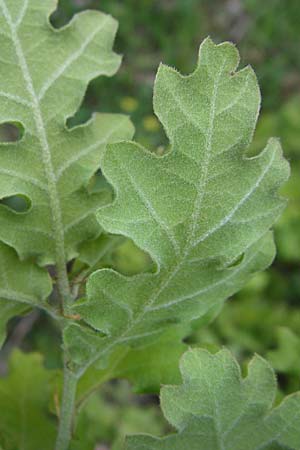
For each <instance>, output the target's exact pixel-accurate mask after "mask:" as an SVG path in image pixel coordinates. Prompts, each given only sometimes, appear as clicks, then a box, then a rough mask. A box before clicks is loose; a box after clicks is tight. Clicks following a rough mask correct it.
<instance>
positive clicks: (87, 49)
mask: <svg viewBox="0 0 300 450" xmlns="http://www.w3.org/2000/svg"><path fill="white" fill-rule="evenodd" d="M56 5H57V1H56V0H43V1H42V2H36V1H35V0H0V28H1V60H0V78H1V86H0V122H1V123H5V122H15V123H17V124H19V126H20V127H21V128H22V129H23V137H22V139H21V140H20V141H18V142H16V143H9V144H8V143H1V144H0V197H1V198H6V197H10V196H13V195H22V196H24V197H25V198H27V199H28V201H29V204H30V208H29V210H28V211H26V212H24V213H23V214H18V213H16V212H15V211H13V210H11V209H9V208H8V207H6V206H4V205H0V239H1V240H2V241H3V242H5V243H7V244H9V245H10V246H13V247H14V248H15V249H16V250H17V252H18V254H19V255H20V256H21V257H22V258H25V257H29V256H31V255H33V256H35V257H37V258H38V260H39V263H40V264H43V265H45V264H50V263H57V261H59V264H60V265H62V264H64V263H65V262H66V261H68V260H70V259H72V258H73V257H74V256H76V255H77V253H78V245H79V244H80V243H81V242H82V241H84V240H86V239H92V238H96V237H97V236H98V234H99V232H100V227H99V224H98V223H97V221H96V218H95V214H94V213H95V211H96V209H98V208H99V205H101V204H104V203H105V202H107V201H108V200H109V198H110V196H108V195H107V194H106V192H105V191H102V192H98V193H89V191H88V183H89V180H90V179H91V177H92V176H93V174H94V173H95V172H96V171H97V170H98V168H99V159H100V155H101V153H102V152H103V149H104V147H105V145H106V144H107V142H114V141H115V140H119V139H121V138H122V139H127V138H130V137H131V136H132V132H133V130H132V126H131V125H130V122H129V120H128V118H127V117H125V116H119V115H110V114H97V115H95V116H94V117H93V118H92V120H90V121H89V122H88V123H87V124H85V125H83V126H78V127H76V128H72V129H68V128H67V126H66V120H67V118H69V117H70V116H72V115H73V114H74V113H75V112H76V111H77V109H78V107H79V106H80V103H81V101H82V99H83V96H84V93H85V90H86V87H87V84H88V82H89V81H90V80H91V79H93V78H95V77H96V76H99V75H106V76H110V75H113V74H114V73H115V72H116V70H117V69H118V67H119V64H120V57H119V56H118V55H116V54H115V53H113V52H112V50H111V48H112V44H113V40H114V36H115V32H116V29H117V23H116V22H115V21H114V20H113V19H112V18H111V17H110V16H108V15H105V14H101V13H98V12H95V11H93V12H92V11H87V12H83V13H81V14H78V15H76V16H75V17H74V18H73V20H72V21H71V22H70V23H69V24H68V25H66V26H65V27H63V28H62V29H59V30H56V29H54V28H53V27H52V26H51V25H50V23H49V15H50V13H51V12H53V10H54V9H55V7H56ZM8 74H9V75H8ZM29 235H30V239H28V236H29Z"/></svg>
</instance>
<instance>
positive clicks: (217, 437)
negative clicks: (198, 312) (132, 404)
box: [126, 349, 300, 450]
mask: <svg viewBox="0 0 300 450" xmlns="http://www.w3.org/2000/svg"><path fill="white" fill-rule="evenodd" d="M180 369H181V374H182V380H183V384H182V385H181V386H166V387H163V388H162V391H161V406H162V410H163V413H164V415H165V417H166V418H167V420H168V421H169V422H170V424H171V425H172V426H174V427H175V428H176V430H177V433H176V434H171V435H170V436H167V437H165V438H162V439H159V438H154V437H150V436H133V437H129V438H128V440H127V445H126V450H146V449H147V450H150V449H151V450H275V449H277V450H279V449H282V450H283V449H290V450H298V449H300V427H299V417H300V393H296V394H293V395H290V396H288V397H286V398H285V399H284V400H283V402H282V403H281V404H280V405H279V406H277V407H275V408H272V405H273V403H274V398H275V394H276V379H275V375H274V371H273V369H272V368H271V366H270V365H269V364H268V363H267V361H265V360H264V359H262V358H261V357H259V356H255V357H254V358H253V359H252V361H251V362H250V364H249V366H248V374H247V376H246V377H245V378H242V376H241V371H240V368H239V366H238V364H237V362H236V360H235V359H234V358H233V356H232V355H231V354H230V353H229V352H228V351H227V350H225V349H224V350H221V351H220V352H218V353H217V354H215V355H212V354H210V353H209V352H207V351H206V350H200V349H195V350H190V351H188V352H186V353H185V354H184V356H183V357H182V360H181V365H180Z"/></svg>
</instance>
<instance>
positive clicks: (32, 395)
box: [0, 351, 56, 450]
mask: <svg viewBox="0 0 300 450" xmlns="http://www.w3.org/2000/svg"><path fill="white" fill-rule="evenodd" d="M54 376H55V373H54V372H53V371H49V370H47V369H45V368H44V367H43V363H42V358H41V356H40V355H38V354H34V353H32V354H30V355H28V354H27V355H26V354H22V353H21V352H19V351H15V352H14V353H13V355H12V357H11V359H10V365H9V372H8V377H5V378H2V379H0V407H1V420H0V446H3V449H5V450H21V449H22V450H41V449H43V450H53V448H54V442H55V433H56V419H55V417H54V416H52V415H51V414H50V412H49V408H48V406H49V404H50V396H51V393H52V392H51V391H52V380H53V377H54Z"/></svg>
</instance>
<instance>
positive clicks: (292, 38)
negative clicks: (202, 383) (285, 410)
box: [0, 0, 300, 450]
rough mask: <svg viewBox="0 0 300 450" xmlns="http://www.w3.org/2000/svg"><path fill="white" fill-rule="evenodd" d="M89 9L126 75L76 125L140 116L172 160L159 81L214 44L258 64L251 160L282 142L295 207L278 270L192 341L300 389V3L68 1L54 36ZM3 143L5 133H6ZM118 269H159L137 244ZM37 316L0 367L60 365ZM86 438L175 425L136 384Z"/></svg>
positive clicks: (139, 131) (92, 419)
mask: <svg viewBox="0 0 300 450" xmlns="http://www.w3.org/2000/svg"><path fill="white" fill-rule="evenodd" d="M87 8H91V9H100V10H101V11H103V12H106V13H109V14H111V15H113V16H114V17H115V18H116V19H117V20H118V21H119V24H120V28H119V32H118V35H117V39H116V44H115V49H116V51H117V52H118V53H121V54H123V55H124V58H123V65H122V67H121V70H120V71H119V73H118V74H117V75H116V76H115V77H113V78H111V79H108V78H101V79H98V80H95V81H93V82H92V83H91V85H90V86H89V88H88V91H87V93H86V98H85V101H84V103H83V105H82V107H81V109H80V110H79V112H78V113H77V114H76V116H75V117H74V118H72V119H70V121H69V122H70V125H75V124H77V123H80V122H83V121H85V120H87V119H88V118H89V117H90V115H91V113H92V112H93V111H105V112H123V113H126V114H129V115H130V116H131V117H132V120H133V122H134V124H135V126H136V140H138V142H140V143H142V144H143V145H145V146H147V147H148V148H150V149H151V150H152V151H156V152H158V153H163V152H164V150H165V148H166V146H167V145H168V144H167V139H166V136H165V135H164V132H163V130H162V128H161V126H160V124H159V123H158V121H157V119H156V117H155V116H154V115H153V110H152V89H153V82H154V78H155V72H156V70H157V67H158V65H159V63H160V62H161V61H163V62H165V63H166V64H168V65H171V66H174V67H176V68H177V69H178V70H180V71H181V72H182V73H189V72H190V71H192V70H193V68H194V65H195V62H196V58H197V49H198V46H199V43H200V42H201V40H202V39H203V38H205V37H206V36H207V35H210V36H211V37H212V38H213V39H214V40H215V42H221V41H223V40H231V41H233V42H235V43H236V44H237V45H238V48H239V50H240V53H241V66H244V65H246V64H249V63H250V64H251V65H252V66H253V67H254V69H255V72H256V74H257V77H258V80H259V84H260V87H261V91H262V99H263V100H262V109H261V116H260V119H259V123H258V127H257V130H256V133H255V137H254V142H253V144H252V146H251V148H250V149H249V152H250V153H257V152H259V151H261V149H262V148H263V147H264V145H265V144H266V142H267V139H268V138H269V137H270V136H278V137H280V139H281V141H282V144H283V148H284V152H285V155H286V157H287V158H288V159H289V161H290V163H291V168H292V174H291V178H290V180H289V182H288V183H287V184H286V186H285V187H284V188H283V190H282V193H283V194H284V195H285V196H287V197H288V198H289V203H288V206H287V208H286V210H285V212H284V214H283V216H282V218H281V219H280V221H279V223H278V224H277V225H276V227H275V237H276V243H277V247H278V254H277V257H276V259H275V261H274V264H273V265H272V267H271V268H270V269H269V270H267V271H266V272H264V273H260V274H258V275H256V276H255V277H254V278H253V279H252V280H251V281H250V282H249V283H248V285H247V286H246V287H245V288H244V289H243V290H242V291H241V292H240V293H239V294H238V295H236V296H235V297H234V298H232V299H231V300H229V301H228V302H227V303H226V305H225V307H224V308H223V309H222V312H221V314H219V315H218V316H217V318H216V319H215V320H214V321H212V323H210V324H204V325H202V326H199V327H198V328H197V327H196V329H195V331H194V332H193V335H192V336H191V337H190V338H189V339H188V343H189V344H190V345H201V346H205V347H207V348H209V349H213V350H217V349H218V348H220V346H222V345H226V346H228V347H229V348H230V349H231V350H232V351H233V352H234V354H235V355H236V356H237V357H238V359H239V360H240V362H241V363H242V364H246V362H247V361H248V359H249V358H250V356H251V355H252V354H253V353H254V352H257V353H259V354H261V355H262V356H264V357H266V358H267V359H268V360H269V361H270V363H271V364H272V365H273V367H274V368H275V370H276V372H277V374H278V380H279V383H280V389H281V392H282V393H289V392H291V391H294V390H297V389H299V388H300V52H299V49H300V32H299V23H300V2H299V0H289V1H283V0H266V1H264V2H262V1H260V0H61V1H60V4H59V8H58V10H57V11H56V12H55V13H54V14H53V16H52V18H51V20H52V22H53V24H54V25H55V26H58V27H59V26H63V25H64V24H66V23H67V22H68V21H69V20H70V19H71V17H72V16H73V15H74V14H75V13H77V12H79V11H81V10H84V9H87ZM1 133H2V134H3V133H4V131H3V130H1V129H0V134H1ZM109 264H110V265H112V266H114V267H116V268H117V269H118V270H120V271H121V272H123V273H126V274H132V273H136V272H139V271H141V270H145V269H146V268H149V267H151V262H150V261H149V259H148V257H147V255H144V254H142V253H141V252H140V251H138V250H137V249H136V248H135V246H134V245H133V243H132V242H128V241H125V242H124V241H122V242H121V244H120V245H119V246H117V248H116V250H115V251H114V252H113V254H112V255H111V257H110V262H109ZM28 317H29V318H28ZM28 317H27V318H25V319H21V320H15V321H14V322H13V323H12V324H11V327H10V328H11V330H13V331H11V332H10V335H9V339H8V341H7V344H6V346H5V348H4V351H3V352H4V353H2V360H3V355H7V354H8V353H9V352H10V351H11V349H12V348H13V347H16V346H19V347H21V348H22V349H24V350H34V351H40V352H42V353H44V354H45V355H46V364H47V365H48V366H49V367H57V366H58V365H59V364H60V362H59V361H60V351H59V336H58V333H57V330H56V329H55V327H54V325H53V324H52V323H51V322H50V321H49V319H47V318H46V317H44V316H43V315H42V314H37V313H35V315H34V316H32V315H31V316H28ZM26 320H27V322H26ZM24 321H25V322H24ZM99 422H100V423H101V424H102V425H101V427H99V426H98V425H99ZM77 429H78V431H77V434H78V435H80V433H81V430H87V429H88V430H89V432H88V433H87V434H88V435H89V436H91V439H92V440H93V441H95V440H97V441H98V442H99V445H100V444H101V446H100V447H99V449H102V450H103V449H106V448H113V449H114V450H117V449H119V448H120V442H121V441H122V436H123V435H124V433H125V432H131V431H139V432H153V433H154V434H159V433H161V432H163V431H164V430H165V429H166V424H165V423H164V422H163V419H161V418H160V415H159V414H158V412H157V400H156V399H155V397H142V398H138V397H137V396H134V395H133V394H132V393H131V390H130V387H129V384H128V383H126V382H120V383H116V382H114V383H113V384H110V385H106V386H105V388H104V389H103V390H102V392H101V393H100V394H99V395H98V396H94V397H91V399H90V400H89V401H88V403H87V404H86V407H85V408H84V409H83V410H82V412H81V414H80V418H79V424H78V427H77ZM99 430H100V431H99ZM91 442H92V441H91ZM112 445H114V447H112ZM74 448H75V447H74ZM76 448H77V447H76ZM84 448H86V447H84ZM91 448H92V447H91ZM78 449H80V447H78Z"/></svg>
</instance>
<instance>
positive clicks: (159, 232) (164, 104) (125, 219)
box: [66, 39, 289, 363]
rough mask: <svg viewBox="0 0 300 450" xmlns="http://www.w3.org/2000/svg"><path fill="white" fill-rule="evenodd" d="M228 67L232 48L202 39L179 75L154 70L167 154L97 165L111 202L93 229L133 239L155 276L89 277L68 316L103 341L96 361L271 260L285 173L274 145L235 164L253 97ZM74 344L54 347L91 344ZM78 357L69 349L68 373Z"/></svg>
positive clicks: (198, 309) (207, 304)
mask: <svg viewBox="0 0 300 450" xmlns="http://www.w3.org/2000/svg"><path fill="white" fill-rule="evenodd" d="M238 62H239V56H238V52H237V50H236V48H235V46H234V45H233V44H230V43H224V44H221V45H215V44H214V43H213V42H212V41H211V40H210V39H206V40H205V41H204V42H203V44H202V45H201V47H200V53H199V61H198V65H197V68H196V70H195V71H194V72H193V73H192V74H191V75H189V76H182V75H180V74H179V73H178V72H176V71H175V70H174V69H171V68H169V67H166V66H163V65H162V66H161V67H160V69H159V71H158V75H157V78H156V82H155V91H154V109H155V112H156V114H157V116H158V117H159V119H160V120H161V122H162V123H163V125H164V127H165V130H166V133H167V135H168V137H169V139H170V142H171V150H170V151H169V152H168V153H167V154H165V155H164V156H162V157H158V156H157V155H155V154H153V153H150V152H149V151H147V150H145V149H144V148H142V147H140V146H138V145H137V144H135V143H132V142H123V143H122V142H121V143H118V144H113V145H109V146H108V148H107V150H106V151H105V153H104V155H103V157H102V163H101V167H102V170H103V172H104V174H105V176H106V177H107V179H108V180H109V181H110V182H111V184H112V185H113V186H114V188H115V191H116V199H115V201H114V202H113V203H112V204H111V205H108V206H105V207H103V208H101V209H100V211H99V213H98V216H97V217H98V220H99V222H100V224H101V225H102V227H103V228H104V229H105V230H107V231H109V232H110V233H116V234H122V235H125V236H128V237H130V238H131V239H133V241H134V242H135V243H136V244H138V246H140V247H141V248H142V249H143V250H144V251H146V252H148V253H149V254H150V255H151V257H152V258H153V260H154V261H155V263H156V264H157V271H156V273H155V274H142V275H138V276H135V277H131V278H128V277H124V276H121V275H120V274H118V273H116V272H114V271H112V270H100V271H97V272H95V273H94V274H92V275H91V277H90V279H89V282H88V285H87V300H85V299H83V300H82V301H80V302H78V303H77V304H76V305H75V306H74V311H75V312H76V313H79V314H80V315H81V317H82V318H83V319H84V320H85V321H86V322H87V323H88V324H89V325H90V326H91V327H92V328H94V329H95V330H97V331H100V332H102V333H104V334H106V336H107V337H106V338H105V339H98V344H97V345H98V349H99V353H98V354H99V355H102V354H103V352H104V353H107V352H108V351H110V349H111V348H112V347H114V346H115V345H117V344H122V343H125V344H139V345H144V344H145V343H146V342H147V341H148V340H149V339H153V338H157V337H158V336H159V335H160V333H161V332H162V331H163V330H164V329H165V328H166V327H169V326H170V324H172V323H177V322H180V321H183V322H185V321H190V320H193V319H196V318H199V317H201V316H203V315H204V314H205V313H206V312H207V311H208V310H210V309H211V308H212V307H214V306H217V305H220V304H222V302H223V301H224V300H225V299H226V298H228V297H229V296H231V295H232V294H233V293H234V292H236V291H237V290H239V289H240V288H241V287H242V286H243V284H244V283H245V281H246V280H247V279H248V278H249V275H251V274H252V273H253V272H255V271H257V270H262V269H264V268H265V267H267V266H268V265H269V264H270V263H271V261H272V259H273V257H274V245H273V241H272V236H271V235H270V234H268V230H269V229H270V227H271V226H272V224H273V223H274V221H275V220H276V219H277V217H278V216H279V214H280V213H281V211H282V209H283V208H284V205H285V200H283V199H282V198H280V197H279V196H278V193H277V191H278V189H279V187H280V186H281V184H282V183H283V182H284V181H285V180H286V179H287V177H288V175H289V167H288V163H287V162H286V161H285V160H284V158H283V156H282V151H281V147H280V144H279V142H278V140H276V139H271V140H270V141H269V143H268V144H267V147H266V148H265V150H264V151H262V153H261V154H259V155H258V156H256V157H253V158H248V157H246V150H247V146H248V144H249V143H250V141H251V138H252V135H253V131H254V128H255V124H256V119H257V116H258V111H259V106H260V94H259V89H258V84H257V80H256V77H255V75H254V73H253V71H252V69H251V68H250V67H246V68H245V69H243V70H241V71H239V72H236V68H237V65H238ZM79 334H80V336H79ZM81 334H83V335H84V334H85V332H84V331H81V332H80V331H78V330H77V329H76V330H75V329H74V328H72V327H71V328H70V329H69V330H67V332H66V344H67V345H69V344H70V342H71V340H72V339H74V335H77V344H78V345H80V344H79V341H81V342H82V343H83V341H84V340H85V339H86V345H87V346H90V345H94V340H95V339H94V338H93V337H92V336H91V335H90V334H85V336H86V337H84V336H83V335H81ZM88 341H89V343H88ZM92 342H93V344H92ZM95 342H96V341H95ZM71 345H72V348H73V349H74V350H75V351H76V346H75V345H74V342H73V344H71ZM81 347H82V345H81ZM87 352H88V351H87ZM89 352H90V353H92V354H93V358H96V353H95V351H93V350H89ZM79 353H80V351H79V348H78V347H77V354H76V355H74V358H75V359H77V362H79V359H80V354H79ZM83 353H84V351H82V352H81V355H83ZM86 355H87V353H86ZM82 362H83V361H82V360H81V363H82Z"/></svg>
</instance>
